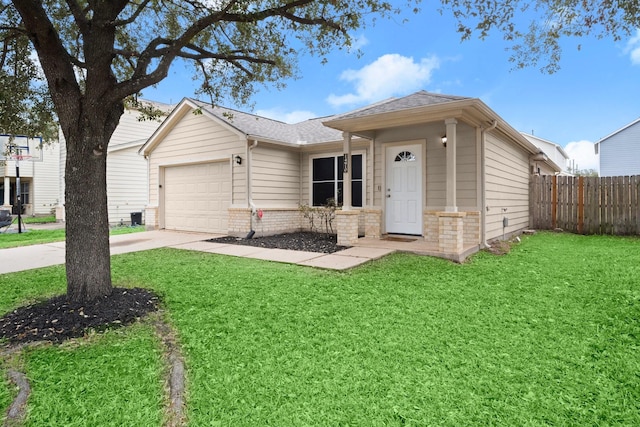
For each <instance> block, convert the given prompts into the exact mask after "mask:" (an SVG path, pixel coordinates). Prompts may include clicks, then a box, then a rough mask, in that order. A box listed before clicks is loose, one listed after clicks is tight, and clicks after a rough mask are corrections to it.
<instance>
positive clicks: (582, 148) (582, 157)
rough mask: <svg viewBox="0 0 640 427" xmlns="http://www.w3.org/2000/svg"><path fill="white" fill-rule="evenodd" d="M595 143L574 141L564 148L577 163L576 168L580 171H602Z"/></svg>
mask: <svg viewBox="0 0 640 427" xmlns="http://www.w3.org/2000/svg"><path fill="white" fill-rule="evenodd" d="M593 145H594V144H593V142H591V141H585V140H582V141H574V142H570V143H568V144H567V145H566V147H564V151H566V152H567V154H568V155H569V158H570V159H571V160H574V161H575V167H576V168H578V169H595V170H600V162H599V160H598V156H597V155H596V153H595V150H594V147H593Z"/></svg>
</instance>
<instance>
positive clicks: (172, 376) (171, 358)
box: [153, 313, 187, 427]
mask: <svg viewBox="0 0 640 427" xmlns="http://www.w3.org/2000/svg"><path fill="white" fill-rule="evenodd" d="M161 315H162V313H160V316H161ZM160 316H158V317H157V318H156V319H155V320H154V321H153V326H154V328H155V331H156V335H157V336H158V338H159V339H160V341H161V342H162V345H163V347H164V351H163V353H164V359H165V363H166V365H167V369H168V376H167V380H166V386H167V389H168V399H167V400H168V407H167V417H166V420H165V427H181V426H184V425H186V421H187V419H186V416H185V410H184V409H185V408H184V406H185V405H184V393H185V369H184V358H183V357H182V354H181V352H180V348H179V346H178V343H177V341H176V334H175V332H174V330H173V328H172V327H171V325H169V324H168V323H167V322H165V321H163V320H162V319H161V318H160Z"/></svg>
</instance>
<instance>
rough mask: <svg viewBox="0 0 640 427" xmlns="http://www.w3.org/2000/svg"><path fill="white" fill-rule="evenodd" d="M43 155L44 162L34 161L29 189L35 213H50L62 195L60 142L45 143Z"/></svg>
mask: <svg viewBox="0 0 640 427" xmlns="http://www.w3.org/2000/svg"><path fill="white" fill-rule="evenodd" d="M42 156H43V157H42V162H34V163H33V172H32V176H33V182H32V185H31V189H30V190H29V191H30V192H31V204H32V206H33V213H34V214H35V215H48V214H50V213H51V210H52V209H54V208H55V207H56V206H57V205H58V203H59V197H60V144H59V143H58V142H54V143H51V144H47V145H45V147H44V148H43V153H42ZM21 172H22V168H21Z"/></svg>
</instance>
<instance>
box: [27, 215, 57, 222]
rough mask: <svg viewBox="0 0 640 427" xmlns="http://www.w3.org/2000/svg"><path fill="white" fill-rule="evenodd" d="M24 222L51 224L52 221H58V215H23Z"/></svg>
mask: <svg viewBox="0 0 640 427" xmlns="http://www.w3.org/2000/svg"><path fill="white" fill-rule="evenodd" d="M22 222H24V223H25V224H49V223H52V222H56V216H55V215H47V216H23V217H22Z"/></svg>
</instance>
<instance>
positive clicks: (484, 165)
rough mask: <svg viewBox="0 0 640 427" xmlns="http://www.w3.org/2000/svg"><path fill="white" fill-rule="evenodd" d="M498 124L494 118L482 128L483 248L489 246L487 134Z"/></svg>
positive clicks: (481, 213)
mask: <svg viewBox="0 0 640 427" xmlns="http://www.w3.org/2000/svg"><path fill="white" fill-rule="evenodd" d="M497 126H498V121H497V120H493V122H492V123H491V126H489V127H488V128H486V129H482V130H481V132H482V136H481V138H480V151H481V152H482V154H481V156H480V175H481V177H482V179H481V186H482V189H481V192H482V206H481V209H480V230H481V231H480V234H481V236H480V237H481V246H482V247H483V248H486V247H488V246H489V245H488V243H487V174H486V170H487V158H486V135H487V132H490V131H492V130H494V129H495V128H496V127H497Z"/></svg>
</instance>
